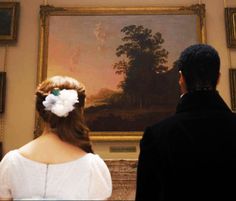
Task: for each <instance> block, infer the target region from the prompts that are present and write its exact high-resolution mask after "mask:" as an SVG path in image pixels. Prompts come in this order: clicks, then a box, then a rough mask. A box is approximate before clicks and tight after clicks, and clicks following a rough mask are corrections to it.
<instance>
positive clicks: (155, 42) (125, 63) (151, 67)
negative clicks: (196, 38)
mask: <svg viewBox="0 0 236 201" xmlns="http://www.w3.org/2000/svg"><path fill="white" fill-rule="evenodd" d="M121 32H123V33H124V35H125V36H124V37H123V38H122V41H123V42H124V44H122V45H120V46H119V47H118V48H117V49H116V55H117V56H118V57H121V56H125V59H123V60H121V61H119V62H117V63H115V65H114V69H115V70H116V73H117V74H123V75H124V80H123V81H122V82H121V83H120V85H119V87H120V88H122V90H123V96H124V97H125V99H126V101H127V102H128V103H130V104H132V105H135V106H138V107H140V108H141V107H143V106H145V105H148V104H149V103H150V100H151V99H152V97H153V96H156V95H155V93H156V92H157V91H156V90H157V88H158V86H156V84H157V82H156V79H157V77H158V76H157V75H158V74H159V73H163V72H166V71H167V70H168V67H167V66H165V63H166V62H167V57H168V51H167V50H166V49H164V48H163V47H162V44H163V43H164V39H163V38H162V35H161V33H159V32H157V33H155V34H153V33H152V30H151V29H148V28H144V27H143V26H141V25H140V26H136V25H130V26H125V27H124V28H123V29H122V30H121Z"/></svg>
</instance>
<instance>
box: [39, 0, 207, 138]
mask: <svg viewBox="0 0 236 201" xmlns="http://www.w3.org/2000/svg"><path fill="white" fill-rule="evenodd" d="M62 22H63V23H64V24H63V25H62V24H61V23H62ZM72 23H74V24H72ZM158 23H159V25H158V27H161V26H162V27H163V29H162V31H161V32H162V33H160V32H158V30H157V31H156V28H155V27H157V24H158ZM168 23H169V24H168ZM76 27H77V28H76ZM91 27H92V28H93V29H91V30H89V28H91ZM117 27H119V28H117ZM121 27H122V28H123V29H122V28H121ZM185 28H186V29H187V30H185ZM154 29H155V31H154ZM205 29H206V28H205V5H204V4H196V5H191V6H182V7H175V6H173V7H123V8H122V7H120V8H109V7H106V8H105V7H104V8H101V7H96V8H95V7H90V8H85V7H54V6H50V5H46V6H41V7H40V45H39V46H40V47H39V62H38V75H37V84H38V83H40V82H41V81H42V80H44V79H45V78H47V77H50V76H53V75H56V74H62V72H63V74H65V75H69V76H72V77H75V78H77V77H76V75H77V74H76V73H77V71H76V70H78V66H80V64H79V62H82V60H79V61H78V59H83V58H86V60H83V62H82V63H83V65H81V66H80V69H79V71H78V72H79V73H78V74H79V75H80V76H78V80H80V81H81V79H82V77H83V76H82V74H84V77H85V78H84V80H82V82H83V84H85V86H86V87H87V89H88V91H89V90H90V85H91V83H92V84H93V87H94V88H95V87H100V88H99V90H100V91H97V92H96V94H95V92H94V94H92V95H91V94H87V104H88V105H89V104H91V100H92V101H93V102H92V103H93V105H92V104H91V105H92V106H90V107H88V106H87V108H86V110H85V115H86V118H87V121H88V124H89V128H90V129H91V132H90V136H91V139H92V140H95V141H138V140H140V138H141V136H142V133H143V130H144V128H145V125H147V126H148V125H149V124H151V123H153V122H155V121H158V120H159V119H161V118H164V117H165V116H167V115H169V114H171V113H172V112H174V110H175V104H176V102H177V97H179V94H178V93H179V92H178V89H177V88H178V86H177V76H178V75H177V72H176V71H175V72H174V70H173V69H174V68H173V66H174V61H175V60H176V59H177V55H178V54H179V53H180V51H181V50H182V49H183V48H184V47H186V46H188V45H190V44H192V43H205V42H206V37H205ZM67 30H69V32H70V33H68V32H67ZM134 30H135V31H136V32H139V34H141V32H142V34H143V33H144V32H146V34H147V35H148V37H153V38H152V39H151V40H156V41H157V40H159V42H160V43H163V42H164V40H162V38H161V34H163V35H164V33H166V35H168V33H169V36H168V37H169V38H175V42H174V43H172V42H170V40H171V39H166V41H165V43H168V41H169V45H168V51H165V50H166V49H164V48H163V49H162V53H161V52H159V54H164V55H162V56H163V58H162V59H163V60H162V61H163V63H162V64H163V65H162V64H160V63H159V68H158V69H159V70H157V71H158V72H157V71H156V72H155V73H156V74H158V75H160V76H159V78H158V79H159V81H158V82H160V83H162V86H161V87H159V88H162V89H163V90H164V93H165V94H164V95H163V96H162V95H161V96H159V97H161V98H159V99H158V101H160V104H162V105H163V104H164V106H163V107H162V106H160V105H159V106H158V107H159V109H158V111H161V110H164V109H163V108H167V110H168V112H163V111H162V113H160V116H159V113H154V112H153V108H154V110H155V109H156V108H157V107H156V106H155V105H153V104H155V102H154V103H153V102H152V103H150V104H152V105H149V107H148V109H147V108H146V109H144V105H147V104H149V102H150V101H149V100H148V99H145V98H143V97H144V95H143V96H142V95H141V97H142V98H140V99H139V100H137V98H136V99H135V98H134V97H135V96H129V97H128V95H127V94H126V96H123V94H122V93H123V92H124V90H125V89H124V88H125V86H124V83H125V81H124V80H123V81H122V79H125V78H127V74H126V75H124V74H125V73H127V71H125V67H124V66H122V65H123V64H124V63H125V64H126V65H127V64H128V63H127V62H126V61H124V60H120V59H121V58H120V57H122V56H124V57H126V58H125V59H127V55H122V54H124V51H123V50H124V49H123V50H122V48H125V47H126V45H127V44H124V43H126V42H125V41H127V38H126V37H128V35H129V34H130V33H131V32H132V31H134ZM183 30H184V34H182V31H183ZM82 31H83V32H82ZM152 31H153V32H156V33H155V34H154V33H153V34H152V33H151V32H152ZM65 32H66V33H65ZM170 33H171V34H172V35H171V36H170ZM58 34H59V35H58ZM122 34H123V35H122ZM125 34H126V36H125ZM92 35H93V37H94V38H92ZM176 36H179V38H178V37H176ZM158 37H160V38H159V39H157V38H158ZM125 38H126V39H125ZM166 38H167V36H166ZM77 39H80V41H79V42H78V41H77ZM108 39H109V40H108ZM117 40H119V42H117V43H116V44H115V45H114V43H115V41H117ZM128 40H130V39H128ZM132 40H133V41H134V40H135V39H134V38H132ZM65 41H67V42H65ZM182 41H184V42H182ZM186 41H187V42H186ZM185 42H186V43H185ZM83 43H86V45H84V46H83ZM95 43H97V47H96V48H95V47H94V46H92V45H94V44H95ZM122 43H123V45H120V44H122ZM183 43H184V44H183ZM73 44H79V45H80V49H77V51H75V52H73V53H72V52H71V53H70V54H69V53H68V52H69V51H65V50H66V48H68V47H69V46H70V47H71V46H73ZM113 45H114V47H113ZM119 45H120V46H119ZM179 45H180V46H181V45H182V46H181V47H179ZM111 46H112V48H111ZM177 46H178V48H177ZM82 47H84V48H85V49H83V50H82ZM89 47H90V48H89ZM169 49H171V50H169ZM175 49H178V52H175V56H173V55H174V54H172V57H171V53H172V52H174V51H175ZM98 51H99V53H98ZM102 51H104V52H105V53H104V52H102ZM111 51H113V55H112V56H110V52H111ZM62 52H63V53H62ZM101 52H102V53H103V54H102V53H101ZM169 52H170V54H169ZM100 53H101V55H102V56H101V55H100ZM74 54H75V55H76V57H73V58H71V60H70V62H71V61H73V62H74V63H73V65H72V64H71V63H69V61H68V60H67V61H65V60H64V59H66V58H69V57H71V55H74ZM168 54H169V55H170V56H169V57H168V56H167V55H168ZM111 57H112V58H113V57H114V58H115V59H117V60H118V61H117V60H116V63H114V61H112V62H113V64H112V65H111V64H109V70H108V69H106V70H104V71H103V74H102V75H101V74H98V73H100V72H98V70H97V68H98V67H97V68H96V67H94V66H96V65H97V64H100V66H107V64H106V63H105V62H106V61H107V60H109V59H110V58H111ZM164 57H165V58H164ZM167 57H168V59H169V60H168V59H167ZM91 60H94V61H95V62H94V63H92V64H89V65H90V66H89V65H88V63H89V62H90V61H91ZM167 60H168V61H167ZM60 62H61V63H60ZM168 62H169V64H168V66H169V67H167V66H166V65H164V63H168ZM74 64H76V66H75V65H74ZM63 65H64V66H65V65H66V66H68V68H67V69H65V68H64V67H63V69H61V68H58V66H63ZM88 66H89V67H88ZM167 69H168V70H167ZM171 69H172V70H171ZM88 70H91V72H88ZM100 70H102V68H100V67H99V71H100ZM108 71H109V73H110V74H108V73H107V72H108ZM112 71H113V72H112ZM167 72H168V73H167ZM172 72H173V73H172ZM96 73H97V74H96ZM165 73H167V74H168V75H170V76H169V77H168V78H166V77H165V75H164V74H165ZM121 74H122V75H123V77H122V78H121V77H119V79H120V80H119V81H117V83H115V84H116V86H118V85H119V86H118V88H119V91H118V89H112V90H110V89H109V90H108V89H105V90H104V87H102V85H103V84H104V83H103V82H102V81H104V80H105V81H107V83H105V84H106V86H111V85H112V84H113V81H114V80H116V79H117V77H116V76H121ZM86 76H87V77H89V76H92V77H89V78H86ZM166 76H167V75H166ZM171 76H172V77H171ZM124 77H125V78H124ZM146 78H147V79H149V77H146ZM86 79H87V80H86ZM109 79H110V81H109V82H108V80H109ZM147 79H146V80H147ZM163 82H166V83H165V84H164V83H163ZM167 82H168V83H169V85H171V86H170V87H172V88H166V86H165V85H168V83H167ZM105 84H104V86H105ZM122 84H123V85H122ZM150 84H151V85H152V84H153V83H151V82H150ZM169 85H168V86H169ZM137 86H138V85H136V84H134V85H133V86H131V88H132V90H133V91H139V90H137ZM173 86H174V87H173ZM122 87H123V88H122ZM91 88H92V87H91ZM141 88H142V86H141ZM141 88H140V89H141ZM121 89H123V92H122V90H121ZM162 89H158V90H162ZM115 90H117V91H115ZM163 90H162V91H163ZM90 91H91V90H90ZM114 91H115V92H114ZM144 91H145V90H144ZM111 93H112V95H110V96H109V94H111ZM101 94H102V97H103V98H104V96H105V95H106V96H109V98H108V99H109V101H108V99H106V101H107V102H106V104H104V100H105V99H103V101H101ZM172 94H174V98H172V97H173V95H172ZM151 96H152V95H151ZM94 97H95V98H94ZM136 97H137V96H136ZM168 97H171V98H168ZM94 99H95V100H94ZM98 99H99V100H98ZM118 99H119V101H120V102H119V103H118V102H117V100H118ZM141 99H142V100H141ZM150 99H152V98H150ZM161 99H162V100H161ZM164 99H165V100H164ZM171 99H174V100H171ZM153 100H154V99H153ZM168 100H170V101H168ZM122 101H123V102H122ZM108 102H109V105H108V104H107V103H108ZM111 102H112V104H113V105H112V104H111ZM114 102H115V103H114ZM127 102H129V106H126V107H123V106H124V105H125V104H127ZM131 102H132V103H133V104H134V105H135V107H136V109H135V110H134V109H133V108H131V106H130V105H131ZM96 104H97V105H96ZM102 104H103V105H102ZM168 104H169V105H168ZM114 105H116V106H114ZM169 106H170V107H169ZM115 107H116V108H115ZM161 107H162V108H161ZM168 107H169V108H168ZM107 111H108V112H111V113H112V112H113V113H112V114H111V113H109V114H108V112H107ZM129 112H130V113H129ZM144 113H145V115H146V116H145V118H144ZM99 115H100V116H99ZM117 115H120V116H117ZM161 115H162V116H161ZM151 116H152V121H149V119H150V118H151ZM155 117H158V118H155ZM122 118H124V119H125V118H126V119H125V120H124V119H122ZM138 118H139V119H138ZM142 118H143V119H142ZM92 119H93V121H92ZM90 120H91V121H90ZM35 122H36V123H35V136H37V135H38V134H39V133H40V132H41V128H42V126H41V122H40V119H39V117H38V116H37V115H36V121H35ZM91 122H92V123H91Z"/></svg>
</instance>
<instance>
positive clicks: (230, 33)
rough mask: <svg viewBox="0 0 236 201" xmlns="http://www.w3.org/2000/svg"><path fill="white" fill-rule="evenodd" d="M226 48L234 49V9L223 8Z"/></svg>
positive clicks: (235, 16)
mask: <svg viewBox="0 0 236 201" xmlns="http://www.w3.org/2000/svg"><path fill="white" fill-rule="evenodd" d="M225 28H226V39H227V46H228V47H229V48H236V8H225Z"/></svg>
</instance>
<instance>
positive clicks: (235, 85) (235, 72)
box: [229, 68, 236, 111]
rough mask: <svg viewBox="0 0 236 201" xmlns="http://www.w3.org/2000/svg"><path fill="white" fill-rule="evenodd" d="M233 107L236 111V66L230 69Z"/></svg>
mask: <svg viewBox="0 0 236 201" xmlns="http://www.w3.org/2000/svg"><path fill="white" fill-rule="evenodd" d="M229 81H230V98H231V109H232V110H233V111H236V68H230V69H229Z"/></svg>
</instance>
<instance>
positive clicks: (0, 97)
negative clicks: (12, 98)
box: [0, 72, 6, 113]
mask: <svg viewBox="0 0 236 201" xmlns="http://www.w3.org/2000/svg"><path fill="white" fill-rule="evenodd" d="M5 96H6V72H0V113H3V112H4V110H5Z"/></svg>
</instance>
